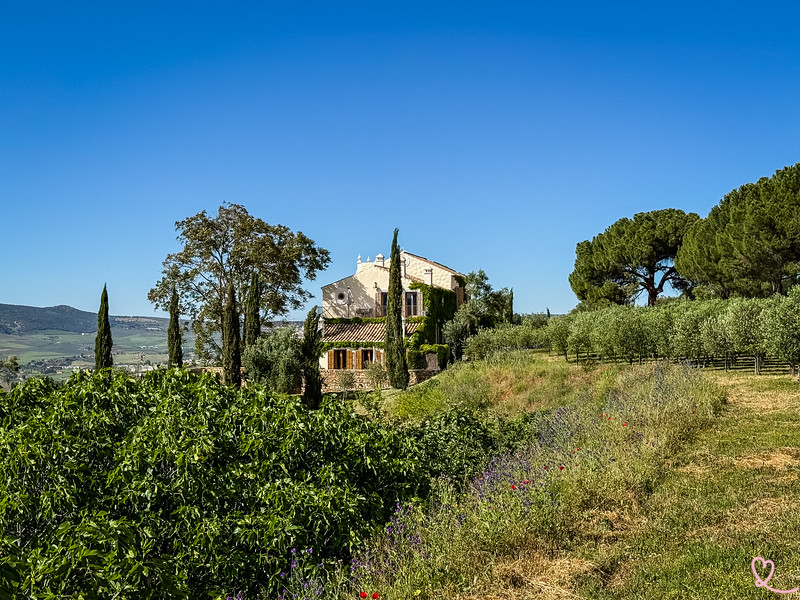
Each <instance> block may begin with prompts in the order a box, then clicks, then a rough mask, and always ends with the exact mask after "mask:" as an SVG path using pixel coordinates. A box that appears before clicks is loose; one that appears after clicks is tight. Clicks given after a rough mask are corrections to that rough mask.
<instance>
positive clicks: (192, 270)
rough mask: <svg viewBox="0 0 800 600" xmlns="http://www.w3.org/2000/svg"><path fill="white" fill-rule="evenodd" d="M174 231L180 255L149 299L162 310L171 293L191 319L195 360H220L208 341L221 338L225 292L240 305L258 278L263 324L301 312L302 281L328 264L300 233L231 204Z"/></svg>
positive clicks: (323, 253)
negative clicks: (174, 292) (218, 335)
mask: <svg viewBox="0 0 800 600" xmlns="http://www.w3.org/2000/svg"><path fill="white" fill-rule="evenodd" d="M175 228H176V230H177V231H178V241H179V242H180V243H181V244H182V245H183V249H182V250H180V251H179V252H176V253H174V254H169V255H167V258H166V259H165V260H164V269H163V277H162V278H161V279H160V280H159V281H158V283H157V284H156V286H155V287H154V288H153V289H151V290H150V292H149V294H148V298H149V299H150V301H151V302H153V303H154V304H155V305H156V306H157V307H158V308H162V309H166V308H167V307H168V304H169V301H170V298H171V293H172V288H173V286H174V287H175V289H176V290H177V291H178V294H179V296H180V300H181V309H182V310H181V313H182V314H185V315H188V316H189V317H190V318H191V319H192V328H193V329H194V331H195V333H196V334H197V338H196V342H195V345H196V350H197V354H198V357H200V358H202V359H210V358H212V357H215V356H217V355H218V354H219V350H220V349H219V346H218V344H217V342H216V341H215V338H214V336H213V334H214V333H219V332H221V331H222V326H223V312H224V305H225V296H226V293H227V289H228V287H229V285H233V287H234V290H235V292H236V296H237V297H238V298H244V297H245V291H246V289H247V287H248V284H249V282H250V279H251V276H252V274H253V272H254V271H256V272H258V273H259V283H260V287H261V294H260V298H259V308H260V310H261V311H262V316H263V318H264V319H265V320H267V321H269V320H272V319H273V318H274V317H276V316H279V315H284V314H286V313H287V312H288V311H289V310H291V309H297V308H300V307H301V306H302V305H303V303H304V302H305V300H306V299H308V298H309V297H310V294H309V292H307V291H306V290H305V289H303V278H307V279H314V278H315V277H316V274H317V271H319V270H321V269H324V268H325V267H326V266H327V265H328V263H329V262H330V258H329V255H328V251H327V250H325V249H324V248H320V247H319V246H317V245H316V244H315V243H314V242H313V241H312V240H311V239H309V238H308V237H306V236H305V235H304V234H303V233H302V232H299V231H298V232H296V233H295V232H293V231H291V230H290V229H289V228H288V227H285V226H283V225H270V224H268V223H265V222H264V221H262V220H261V219H258V218H255V217H253V216H251V215H250V214H249V213H248V212H247V210H245V208H244V207H243V206H240V205H238V204H226V205H224V206H221V207H220V208H219V210H218V212H217V215H216V216H209V215H207V214H206V212H205V211H202V212H200V213H198V214H196V215H194V216H192V217H188V218H186V219H184V220H183V221H178V222H177V223H176V224H175ZM217 339H218V338H217Z"/></svg>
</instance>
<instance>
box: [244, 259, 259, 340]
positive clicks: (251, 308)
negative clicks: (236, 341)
mask: <svg viewBox="0 0 800 600" xmlns="http://www.w3.org/2000/svg"><path fill="white" fill-rule="evenodd" d="M260 299H261V283H260V282H259V280H258V273H257V272H256V271H253V275H252V277H250V287H249V288H248V290H247V300H245V305H244V345H245V347H248V346H252V345H253V344H255V343H256V340H257V339H258V336H259V335H261V315H260V313H259V308H258V305H259V300H260Z"/></svg>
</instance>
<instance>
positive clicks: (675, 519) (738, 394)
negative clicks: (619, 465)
mask: <svg viewBox="0 0 800 600" xmlns="http://www.w3.org/2000/svg"><path fill="white" fill-rule="evenodd" d="M709 377H711V378H712V379H714V380H715V381H716V382H717V383H718V384H721V385H723V386H724V387H726V388H727V389H728V398H729V403H728V405H727V408H726V409H725V411H724V412H723V413H722V415H721V416H720V417H719V418H718V419H717V420H716V421H715V422H714V424H713V425H712V427H711V428H710V429H707V430H705V431H703V432H702V433H700V435H699V436H698V438H697V439H696V440H695V442H694V443H692V444H691V445H690V447H689V448H687V449H686V450H685V451H683V452H681V453H680V454H679V455H677V456H675V457H674V459H673V460H672V461H670V463H669V464H668V465H665V467H666V468H667V469H668V475H667V476H666V477H665V479H664V481H663V483H662V484H661V485H660V486H659V487H658V488H657V489H656V490H655V492H654V493H653V495H652V496H651V498H650V499H649V501H648V502H647V503H646V504H645V505H644V506H643V507H642V509H641V511H640V512H639V514H636V515H634V517H635V522H636V524H635V525H634V526H631V527H630V528H628V529H627V530H626V531H625V533H624V535H622V536H621V537H620V539H619V540H617V541H616V542H614V543H612V544H608V545H605V546H601V545H598V546H597V547H595V548H588V547H587V548H584V549H583V551H584V553H585V554H586V555H587V556H588V557H589V558H590V559H594V560H598V559H599V560H600V562H605V563H606V565H607V567H608V572H607V576H606V577H604V578H600V579H598V578H596V577H595V578H588V580H587V581H586V582H585V587H584V593H585V596H586V597H589V598H604V599H605V598H658V599H664V598H718V599H721V600H722V599H734V598H736V599H739V598H765V597H769V596H772V593H771V592H768V591H766V590H757V589H756V588H755V585H754V577H753V575H752V573H751V571H750V562H751V560H752V559H753V557H755V556H761V557H764V558H766V559H770V560H772V561H774V562H775V574H774V575H773V578H772V580H771V581H770V585H771V586H772V587H774V588H777V589H791V588H794V587H796V586H797V585H800V507H799V506H798V500H800V493H798V492H800V489H799V488H798V473H800V448H798V446H799V445H800V387H798V385H797V383H796V382H795V381H794V380H792V379H790V378H788V377H786V376H777V375H768V376H760V377H755V376H753V375H745V374H724V373H719V372H718V373H711V374H709Z"/></svg>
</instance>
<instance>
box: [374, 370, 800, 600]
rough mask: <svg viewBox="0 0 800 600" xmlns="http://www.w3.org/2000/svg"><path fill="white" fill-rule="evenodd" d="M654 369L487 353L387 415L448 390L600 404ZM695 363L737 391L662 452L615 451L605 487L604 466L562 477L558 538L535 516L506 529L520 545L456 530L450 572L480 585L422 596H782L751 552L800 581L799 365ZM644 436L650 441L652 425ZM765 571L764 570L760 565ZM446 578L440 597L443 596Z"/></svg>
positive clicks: (469, 398) (509, 409)
mask: <svg viewBox="0 0 800 600" xmlns="http://www.w3.org/2000/svg"><path fill="white" fill-rule="evenodd" d="M648 368H649V369H651V370H652V369H653V368H654V367H653V366H652V365H650V366H649V367H648V366H644V367H637V366H634V367H627V366H624V365H604V366H597V365H590V366H576V365H574V364H573V365H569V364H567V363H566V362H565V361H564V360H563V358H555V357H547V356H544V355H542V354H537V356H536V359H535V360H530V359H529V358H525V357H522V356H517V358H512V359H511V360H509V359H502V360H496V361H492V360H489V361H486V362H485V363H475V364H474V365H471V366H468V365H463V366H461V367H460V368H459V369H454V370H452V371H450V372H445V373H443V374H442V375H440V376H439V378H438V379H439V380H438V381H436V380H434V381H432V382H428V383H426V384H424V385H422V386H417V387H416V388H414V389H412V390H409V391H407V392H405V393H403V394H399V393H395V394H392V395H390V397H389V398H388V400H387V404H386V410H387V413H388V414H389V415H390V417H391V416H394V417H395V418H396V417H403V418H412V419H413V418H424V417H425V416H429V415H431V414H434V413H436V412H437V411H440V410H443V409H444V407H445V405H446V404H447V399H448V398H450V399H452V398H454V397H460V398H462V399H464V400H465V401H466V402H473V403H478V404H480V403H481V402H483V403H484V404H485V405H487V406H488V410H489V411H490V412H491V413H494V414H497V415H502V416H505V417H509V416H511V417H513V416H514V415H518V414H521V413H524V412H528V411H532V410H542V409H548V408H553V407H556V406H561V405H575V404H576V403H585V402H587V401H598V400H599V399H600V398H601V397H602V396H603V395H604V393H605V392H604V391H603V390H612V389H613V391H612V396H613V395H619V394H620V393H623V392H624V389H625V388H626V386H627V387H629V388H632V387H634V386H635V385H636V381H635V380H636V377H638V376H646V375H647V369H648ZM691 371H692V372H693V373H696V374H697V375H698V376H699V377H702V378H703V379H704V380H706V381H708V382H709V385H713V386H714V387H715V388H716V389H717V390H721V393H723V394H724V395H725V396H726V397H727V403H726V404H724V405H723V406H722V407H721V409H720V410H719V411H717V412H716V414H715V415H713V416H711V417H710V418H708V419H706V420H704V421H703V423H702V424H701V425H700V426H698V427H696V428H694V429H693V431H692V432H687V435H685V436H681V435H680V428H681V427H683V426H684V425H683V424H681V425H680V427H679V428H678V431H676V432H673V433H674V434H675V435H674V436H673V438H674V439H671V440H670V441H669V442H667V443H665V444H663V445H662V450H663V451H662V452H660V453H657V455H655V456H652V457H650V459H652V460H647V461H645V460H639V459H638V458H635V457H633V455H631V456H628V457H627V458H626V456H625V454H626V452H627V449H626V445H624V444H623V445H622V446H618V447H617V450H616V452H617V454H615V455H614V456H616V457H617V458H616V460H618V461H619V462H617V463H616V464H617V465H620V466H619V467H618V468H619V469H622V470H625V469H629V470H630V471H631V472H629V473H627V474H626V473H624V472H623V473H620V472H615V471H613V470H609V469H606V470H601V471H600V472H599V474H600V475H601V477H608V478H609V482H608V486H607V487H605V488H604V485H603V483H602V481H597V475H598V472H597V471H595V472H592V471H591V470H588V469H587V470H584V471H582V472H579V471H578V469H579V466H578V464H577V463H576V465H575V471H574V473H575V475H576V476H577V479H575V480H571V481H570V480H569V479H568V478H567V477H565V478H564V482H563V485H561V487H560V488H559V491H558V492H557V493H558V494H559V495H560V496H559V497H560V498H561V505H560V507H559V513H560V516H556V515H554V517H553V518H554V519H557V518H561V519H564V521H562V525H563V528H562V530H561V531H562V534H561V535H559V534H558V533H556V535H555V536H551V537H548V536H547V535H541V534H539V533H535V532H536V531H539V530H541V528H540V527H539V526H538V525H537V524H535V523H530V529H531V532H533V533H532V534H531V535H529V536H527V537H526V536H525V535H522V536H521V535H520V532H519V531H512V530H511V529H510V528H509V531H508V539H509V540H511V539H514V540H515V542H514V543H510V544H509V545H507V546H505V547H504V545H503V544H502V543H500V544H498V543H496V542H495V543H494V545H492V544H488V545H487V544H486V543H476V540H475V539H474V538H473V539H472V540H469V539H466V538H465V537H463V536H462V537H461V538H459V537H458V536H453V537H452V538H451V541H452V544H457V545H459V546H460V548H459V552H461V559H462V564H461V566H460V567H453V566H452V565H450V566H448V567H446V568H455V569H459V568H460V569H461V570H462V575H464V574H468V575H469V578H471V579H472V581H471V582H464V581H463V577H462V580H461V581H460V583H458V584H453V578H452V577H450V578H448V577H447V576H438V579H437V577H436V576H434V577H432V578H431V577H429V578H428V580H427V583H428V584H430V585H431V587H429V588H428V591H427V592H426V590H425V589H424V588H423V587H422V586H421V587H420V589H419V595H421V596H423V597H452V598H458V599H459V600H500V599H503V600H523V599H527V598H542V599H561V598H563V599H567V598H586V599H598V600H610V599H627V598H636V599H643V600H644V599H654V600H655V599H658V600H662V599H665V598H676V599H677V598H698V599H699V598H719V599H725V600H728V599H730V600H733V599H740V598H768V597H780V596H778V595H777V594H775V593H773V592H771V591H768V590H765V589H759V588H757V587H756V585H755V583H756V580H755V577H754V575H753V573H752V572H751V561H752V560H753V558H754V557H763V558H764V559H769V560H772V561H774V563H775V570H774V575H773V576H772V578H771V579H770V580H769V585H770V586H772V587H773V588H775V589H780V590H789V589H792V588H795V587H797V586H800V503H799V502H798V501H800V485H798V475H800V385H798V383H797V380H796V378H793V377H791V376H790V375H788V374H762V375H760V376H756V375H754V374H752V372H746V371H744V370H735V371H731V372H724V371H723V370H721V369H719V370H717V369H713V370H712V369H709V370H704V371H702V372H698V370H697V369H692V370H691ZM637 374H638V375H637ZM626 382H627V383H626ZM620 383H622V385H621V386H620ZM615 386H616V387H615ZM592 399H593V400H592ZM676 401H678V402H679V401H680V399H679V398H677V399H676ZM680 418H683V419H686V418H687V415H683V416H682V417H680ZM685 423H686V424H687V425H691V420H690V419H686V421H685ZM667 425H668V424H667ZM642 431H643V434H644V436H645V437H646V438H647V436H649V435H653V434H654V432H652V431H647V429H646V428H645V427H643V428H642ZM610 433H611V435H612V437H613V436H614V435H616V433H613V432H610ZM601 438H602V433H601V434H600V437H599V438H597V439H601ZM588 443H589V442H587V444H588ZM570 466H572V465H570ZM637 471H639V472H637ZM581 479H583V481H580V480H581ZM642 483H644V485H642ZM620 484H622V485H620ZM626 485H627V489H626ZM582 488H583V492H584V494H583V495H582V494H581V489H582ZM516 525H518V524H516ZM440 534H442V535H451V536H452V535H453V534H452V532H450V533H445V532H443V531H442V532H440ZM467 537H468V536H467ZM444 552H446V551H444ZM441 562H446V561H441ZM468 563H474V564H473V566H472V567H469V566H467V565H468ZM760 574H761V576H762V578H766V576H767V572H766V571H765V570H763V569H762V570H761V571H760ZM456 579H457V578H456ZM448 585H449V589H450V591H447V590H448ZM459 586H460V587H461V588H462V590H463V591H458V587H459ZM437 587H438V588H439V590H440V591H439V595H437V594H436V593H432V592H433V590H434V589H435V588H437ZM464 588H466V589H464ZM798 594H800V592H798ZM390 595H391V596H392V597H394V594H390ZM398 597H399V595H398ZM789 597H790V596H789Z"/></svg>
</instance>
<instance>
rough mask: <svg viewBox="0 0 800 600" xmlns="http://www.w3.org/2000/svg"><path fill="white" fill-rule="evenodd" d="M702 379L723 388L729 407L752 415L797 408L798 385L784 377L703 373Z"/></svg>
mask: <svg viewBox="0 0 800 600" xmlns="http://www.w3.org/2000/svg"><path fill="white" fill-rule="evenodd" d="M706 377H708V378H709V379H710V380H712V381H714V382H715V383H717V384H719V385H721V386H723V387H725V388H726V389H727V391H728V402H729V403H730V404H731V405H733V406H736V407H738V408H739V409H742V410H744V411H746V412H749V413H752V414H755V415H770V414H773V413H779V412H785V411H787V410H791V409H797V408H800V386H798V385H797V383H796V380H795V379H794V378H793V377H791V376H788V375H759V376H757V377H756V376H755V375H752V374H749V373H747V374H745V373H730V372H729V373H723V372H707V373H706Z"/></svg>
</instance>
